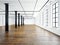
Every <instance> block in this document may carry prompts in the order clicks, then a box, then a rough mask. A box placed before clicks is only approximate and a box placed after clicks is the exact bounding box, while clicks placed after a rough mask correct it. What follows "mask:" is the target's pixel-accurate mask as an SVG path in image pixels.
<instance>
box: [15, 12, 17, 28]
mask: <svg viewBox="0 0 60 45" xmlns="http://www.w3.org/2000/svg"><path fill="white" fill-rule="evenodd" d="M15 28H17V11H15Z"/></svg>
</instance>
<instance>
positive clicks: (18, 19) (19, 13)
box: [18, 13, 20, 26]
mask: <svg viewBox="0 0 60 45" xmlns="http://www.w3.org/2000/svg"><path fill="white" fill-rule="evenodd" d="M18 26H20V13H18Z"/></svg>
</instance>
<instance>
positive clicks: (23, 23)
mask: <svg viewBox="0 0 60 45" xmlns="http://www.w3.org/2000/svg"><path fill="white" fill-rule="evenodd" d="M23 25H24V17H23Z"/></svg>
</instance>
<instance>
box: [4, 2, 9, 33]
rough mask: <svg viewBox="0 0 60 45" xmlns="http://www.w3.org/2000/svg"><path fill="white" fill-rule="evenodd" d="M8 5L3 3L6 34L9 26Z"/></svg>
mask: <svg viewBox="0 0 60 45" xmlns="http://www.w3.org/2000/svg"><path fill="white" fill-rule="evenodd" d="M8 9H9V7H8V3H5V31H6V32H8V31H9V24H8V16H9V14H8Z"/></svg>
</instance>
